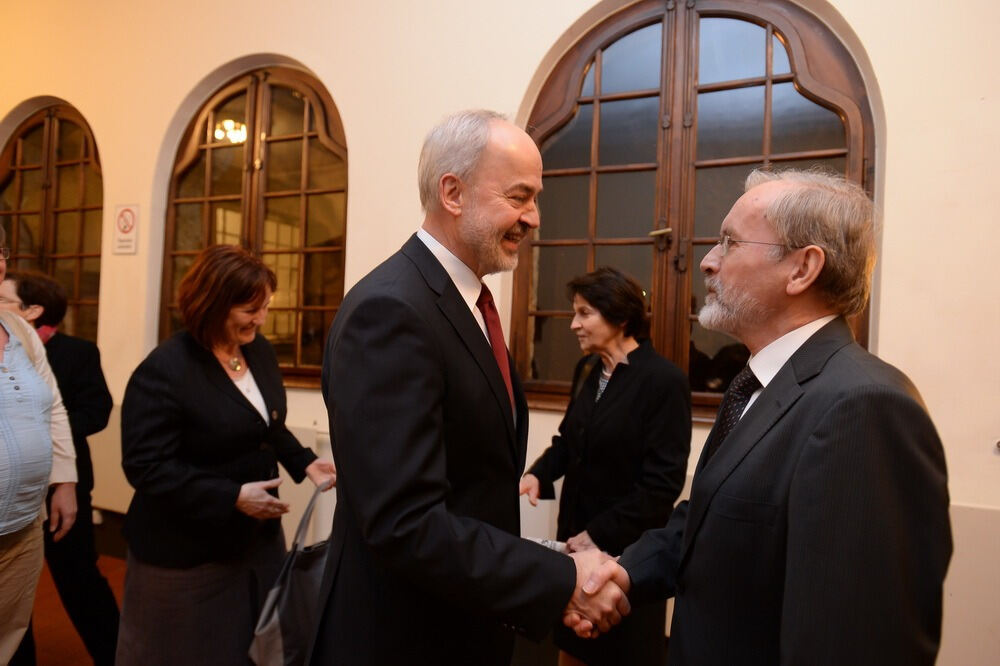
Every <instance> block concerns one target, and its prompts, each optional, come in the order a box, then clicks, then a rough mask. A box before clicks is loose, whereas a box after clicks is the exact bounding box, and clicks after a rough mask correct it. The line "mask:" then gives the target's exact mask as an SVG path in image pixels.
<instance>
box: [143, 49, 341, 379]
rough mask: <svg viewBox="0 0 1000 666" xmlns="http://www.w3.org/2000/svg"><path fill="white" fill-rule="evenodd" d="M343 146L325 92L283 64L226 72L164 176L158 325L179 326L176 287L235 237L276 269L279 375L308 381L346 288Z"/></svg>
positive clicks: (269, 332) (271, 326)
mask: <svg viewBox="0 0 1000 666" xmlns="http://www.w3.org/2000/svg"><path fill="white" fill-rule="evenodd" d="M346 211H347V145H346V141H345V139H344V129H343V126H342V124H341V121H340V116H339V114H338V113H337V108H336V106H335V105H334V103H333V100H332V99H331V97H330V95H329V93H328V92H327V91H326V89H325V88H324V87H323V85H322V84H321V83H320V82H319V81H317V80H316V79H315V78H313V77H312V76H310V75H309V74H306V73H304V72H301V71H298V70H294V69H288V68H281V67H276V68H267V69H260V70H256V71H254V72H251V73H250V74H246V75H244V76H241V77H239V78H238V79H236V80H234V81H231V82H229V83H228V84H226V85H225V86H223V87H222V88H221V89H220V90H218V91H217V92H216V93H215V94H214V95H212V97H211V98H210V99H209V100H208V102H206V103H205V105H204V106H203V107H202V109H201V110H200V111H199V113H198V114H197V116H196V117H195V118H194V120H192V122H191V124H190V126H189V127H188V129H187V132H186V133H185V135H184V138H183V140H182V141H181V145H180V147H179V149H178V152H177V159H176V161H175V164H174V170H173V177H172V180H171V184H170V200H169V206H168V210H167V227H166V242H165V250H164V262H163V294H162V307H161V315H160V334H161V337H166V336H167V335H169V334H170V333H172V332H173V331H175V330H177V329H178V328H180V325H181V324H180V319H179V316H178V313H177V308H176V298H177V285H178V283H179V282H180V279H181V277H183V275H184V273H185V271H186V270H187V269H188V267H189V266H190V265H191V262H192V261H193V260H194V256H195V255H196V254H197V253H198V252H199V251H200V250H202V249H203V248H205V247H207V246H209V245H213V244H216V243H235V244H242V245H243V246H244V247H247V248H249V249H250V250H251V251H253V252H254V253H256V254H258V255H260V256H261V257H262V258H263V260H264V262H265V263H267V264H268V265H269V266H270V267H271V268H272V269H273V270H274V272H275V273H276V274H277V276H278V290H277V291H276V292H275V294H274V298H273V300H272V301H271V314H270V316H269V317H268V321H267V325H266V326H265V328H264V334H265V335H266V336H267V337H268V339H269V340H270V341H271V342H272V343H273V344H274V348H275V350H276V352H277V354H278V361H279V363H280V364H281V366H282V369H283V371H284V372H285V377H286V383H289V384H292V385H296V384H298V385H305V386H309V385H315V382H316V378H317V377H318V375H319V367H320V365H321V363H322V355H323V341H324V337H325V335H326V331H327V329H328V328H329V326H330V323H331V322H332V321H333V317H334V315H335V314H336V312H337V308H338V306H339V305H340V301H341V299H342V298H343V295H344V242H345V228H346V227H345V221H346Z"/></svg>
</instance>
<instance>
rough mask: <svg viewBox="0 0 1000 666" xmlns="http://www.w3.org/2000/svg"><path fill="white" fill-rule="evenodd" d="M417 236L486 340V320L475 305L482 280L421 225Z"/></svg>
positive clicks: (481, 287) (487, 337)
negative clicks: (463, 302) (453, 284)
mask: <svg viewBox="0 0 1000 666" xmlns="http://www.w3.org/2000/svg"><path fill="white" fill-rule="evenodd" d="M417 238H419V239H420V240H421V241H423V243H424V245H426V246H427V249H428V250H430V251H431V254H433V255H434V257H435V258H436V259H437V260H438V262H440V263H441V266H442V267H443V268H444V270H445V272H446V273H448V276H449V277H450V278H451V281H452V282H454V283H455V287H456V288H457V289H458V293H459V295H461V297H462V300H463V301H465V304H466V305H468V306H469V310H470V311H471V312H472V316H474V317H475V318H476V321H477V322H478V323H479V328H481V329H482V330H483V335H486V339H487V340H488V339H489V335H487V334H486V322H485V321H483V315H482V313H481V312H480V311H479V308H477V307H476V301H478V300H479V293H480V292H481V291H482V290H483V283H482V281H480V279H479V278H478V277H477V276H476V274H475V273H473V272H472V269H471V268H469V267H468V266H466V265H465V264H464V263H463V262H462V260H461V259H459V258H458V257H456V256H455V255H454V254H452V252H451V250H449V249H448V248H446V247H445V246H444V245H442V244H441V243H440V242H439V241H438V239H436V238H434V236H431V235H430V233H428V232H427V230H426V229H424V228H423V227H421V228H420V229H417Z"/></svg>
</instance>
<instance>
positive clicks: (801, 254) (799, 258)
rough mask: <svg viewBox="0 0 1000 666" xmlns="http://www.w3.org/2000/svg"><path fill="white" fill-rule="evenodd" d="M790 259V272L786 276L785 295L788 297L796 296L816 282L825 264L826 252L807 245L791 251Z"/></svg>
mask: <svg viewBox="0 0 1000 666" xmlns="http://www.w3.org/2000/svg"><path fill="white" fill-rule="evenodd" d="M791 259H792V262H793V263H792V272H791V274H790V275H789V276H788V284H787V285H785V293H787V294H788V295H789V296H798V295H799V294H802V293H803V292H805V291H806V290H807V289H809V287H811V286H812V285H813V283H814V282H816V279H817V278H818V277H819V274H820V273H821V272H822V271H823V266H824V265H825V264H826V252H824V251H823V248H821V247H819V246H818V245H807V246H806V247H803V248H799V249H797V250H792V257H791Z"/></svg>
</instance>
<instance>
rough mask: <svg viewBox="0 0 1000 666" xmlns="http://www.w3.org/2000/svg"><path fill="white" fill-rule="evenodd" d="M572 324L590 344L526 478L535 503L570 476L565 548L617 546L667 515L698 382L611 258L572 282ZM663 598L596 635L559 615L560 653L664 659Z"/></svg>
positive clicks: (575, 658)
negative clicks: (656, 338) (655, 333)
mask: <svg viewBox="0 0 1000 666" xmlns="http://www.w3.org/2000/svg"><path fill="white" fill-rule="evenodd" d="M568 294H569V297H570V298H571V299H572V301H573V312H574V316H573V321H572V323H571V325H570V328H571V329H572V331H573V332H574V333H575V334H576V336H577V339H578V340H579V342H580V348H581V349H582V350H583V352H584V353H585V356H584V357H583V358H582V359H581V360H580V362H579V363H578V364H577V366H576V370H575V371H574V373H573V390H572V396H571V399H570V403H569V406H568V407H567V408H566V415H565V416H564V417H563V420H562V423H561V424H560V425H559V434H558V435H556V436H554V437H553V438H552V445H551V446H550V447H549V448H548V449H546V450H545V452H544V453H542V455H541V457H539V458H538V460H536V461H535V463H534V465H532V466H531V468H530V469H529V470H528V472H527V473H526V474H525V475H524V477H523V478H522V479H521V485H520V492H521V494H526V495H527V496H528V500H529V501H530V502H531V503H532V504H533V505H535V504H537V501H538V499H539V498H543V499H551V498H554V497H555V490H554V488H553V485H552V484H553V482H554V481H556V480H557V479H559V478H561V477H565V478H564V480H563V486H562V492H561V497H560V500H559V518H558V527H557V533H556V538H557V539H559V540H560V541H565V542H566V548H567V550H568V551H569V552H575V551H579V550H586V549H589V548H599V549H601V550H603V551H605V552H607V553H609V554H611V555H615V556H617V555H621V553H622V551H623V550H624V549H625V547H626V546H628V545H629V544H631V543H632V542H633V541H635V540H636V539H638V538H639V535H640V534H642V533H643V532H644V531H645V530H647V529H650V528H653V527H662V526H663V525H664V524H666V522H667V518H669V517H670V513H671V511H672V510H673V506H674V502H675V501H676V500H677V497H678V495H679V494H680V492H681V488H683V486H684V477H685V474H686V472H687V458H688V453H689V451H690V448H691V391H690V389H689V388H688V382H687V379H686V378H685V376H684V373H682V372H681V371H680V369H679V368H677V366H675V365H674V364H673V363H671V362H670V361H668V360H667V359H665V358H663V357H662V356H660V355H659V354H657V353H656V351H655V350H654V349H653V346H652V344H650V341H649V340H648V339H647V338H646V335H647V329H648V317H647V315H646V301H645V298H644V297H643V292H642V288H641V287H640V286H639V285H638V284H637V283H636V282H635V280H633V279H631V278H629V277H628V276H626V275H624V274H622V273H621V272H620V271H618V270H616V269H614V268H608V267H604V268H598V269H597V270H595V271H593V272H592V273H587V274H586V275H582V276H580V277H577V278H574V279H573V280H571V281H570V283H569V285H568ZM665 622H666V604H665V602H661V603H658V604H652V605H648V606H639V607H633V609H632V614H631V615H629V616H628V617H627V618H625V619H624V620H623V621H622V623H621V625H619V626H618V627H615V628H614V629H612V630H611V631H610V632H609V633H607V634H604V635H602V636H600V637H599V638H597V639H595V640H584V639H581V638H578V637H577V636H576V635H575V634H574V633H573V632H572V631H570V630H569V629H567V628H565V627H563V626H562V625H561V624H559V625H557V626H556V634H555V642H556V645H558V646H559V647H560V649H561V650H562V652H561V653H560V655H559V659H560V661H559V663H560V664H561V665H567V666H572V665H574V664H581V663H582V664H588V665H590V666H596V665H600V664H608V665H613V664H629V665H630V666H641V665H645V664H649V665H650V666H652V665H653V664H656V665H660V664H662V663H663V662H664V657H665V655H664V640H663V637H664V627H665Z"/></svg>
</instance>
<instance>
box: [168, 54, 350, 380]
mask: <svg viewBox="0 0 1000 666" xmlns="http://www.w3.org/2000/svg"><path fill="white" fill-rule="evenodd" d="M273 86H278V87H284V88H289V89H292V90H294V91H296V92H298V93H300V94H302V95H303V96H304V97H305V98H306V99H307V101H308V102H309V103H308V104H305V105H304V109H303V113H304V114H305V115H304V117H303V132H301V133H294V134H287V135H285V134H282V135H275V136H272V135H271V134H270V133H269V131H265V130H263V129H262V128H270V127H271V116H270V114H271V103H270V102H271V97H270V95H271V90H272V89H273ZM241 91H245V94H246V96H247V107H246V111H245V113H246V118H247V120H248V122H247V135H248V138H247V140H246V141H245V142H244V143H243V144H242V145H243V147H244V149H243V164H242V170H243V177H242V186H241V189H240V192H239V193H238V194H225V195H212V194H211V187H210V185H211V170H212V160H211V159H209V153H210V152H211V151H212V150H214V149H218V148H220V147H223V146H224V145H226V144H219V143H217V142H213V141H211V139H210V137H209V132H211V131H212V127H213V125H212V122H211V121H212V117H211V115H212V113H213V112H214V109H215V108H216V107H217V106H218V105H219V104H220V103H221V102H222V101H224V100H225V99H227V98H229V97H231V96H233V95H236V94H239V93H240V92H241ZM310 114H311V115H310ZM310 118H312V119H313V120H314V122H313V123H312V126H310ZM202 133H204V135H203V136H202ZM312 139H317V140H319V141H320V143H321V144H322V145H323V146H324V147H325V148H327V149H328V150H330V151H331V152H332V153H334V154H335V155H337V156H338V157H339V158H340V159H342V160H343V164H344V183H343V187H332V188H316V187H309V180H308V179H309V170H308V167H309V150H308V146H309V141H310V140H312ZM289 140H300V141H302V151H301V152H302V164H301V172H300V187H299V188H298V189H295V190H290V191H287V192H285V191H282V192H278V191H274V192H269V191H267V188H266V183H265V182H264V179H265V177H266V168H265V167H266V160H267V153H268V149H269V146H270V145H272V144H273V143H276V142H283V141H289ZM199 158H203V159H205V174H204V178H205V180H204V184H203V190H202V194H201V196H196V197H178V196H177V194H178V186H179V183H180V176H182V175H183V174H184V173H185V172H186V171H187V170H188V168H189V167H191V166H192V165H193V164H194V163H195V162H196V161H197V160H198V159H199ZM347 167H348V159H347V142H346V139H345V134H344V126H343V123H342V121H341V119H340V114H339V112H338V110H337V106H336V104H335V103H334V101H333V98H332V97H331V96H330V94H329V92H328V91H327V90H326V88H325V87H324V86H323V85H322V83H321V82H320V81H319V80H318V79H316V78H315V77H314V76H312V75H310V74H307V73H305V72H302V71H300V70H297V69H292V68H288V67H281V66H278V67H265V68H261V69H256V70H253V71H251V72H248V73H245V74H242V75H240V76H239V77H237V78H235V79H233V80H231V81H229V82H228V83H226V84H225V85H223V86H222V87H220V88H219V89H218V90H216V92H214V93H213V94H212V95H211V96H210V97H209V98H208V99H207V100H206V101H205V102H204V103H203V104H202V106H201V107H200V109H199V111H198V113H197V114H196V115H195V116H194V118H193V119H192V121H191V122H190V124H189V125H188V128H187V130H186V131H185V133H184V136H183V138H182V140H181V142H180V146H179V147H178V150H177V157H176V159H175V160H174V167H173V170H172V172H171V179H170V188H169V191H168V202H167V220H166V230H165V236H164V258H163V279H162V283H161V293H160V323H159V335H160V339H161V340H162V339H164V338H166V337H167V336H168V335H169V334H170V331H171V312H172V311H175V310H176V300H175V296H176V295H175V294H174V293H173V284H174V281H175V278H176V277H177V276H174V274H173V261H172V259H173V258H174V257H178V256H188V255H190V256H194V255H197V254H198V252H200V251H201V250H174V249H173V248H174V243H175V240H176V238H175V234H176V230H177V229H176V214H177V213H176V207H175V205H176V204H178V203H199V204H200V205H201V225H202V248H204V247H207V246H208V245H210V244H212V243H213V242H214V241H213V240H212V238H213V234H214V230H213V227H212V221H211V213H210V211H211V204H212V203H215V202H220V201H240V210H241V217H242V228H241V229H240V244H242V245H243V246H244V247H247V248H248V249H249V250H250V251H251V252H253V253H254V254H256V255H257V256H261V257H266V256H268V255H281V254H292V255H296V256H299V257H300V261H299V271H300V278H299V281H298V285H297V287H296V288H297V293H296V300H295V303H296V305H295V306H294V307H274V306H272V307H271V312H272V315H273V314H275V313H280V312H292V313H294V318H295V334H294V335H295V349H296V354H295V360H296V363H295V364H294V365H287V364H282V365H281V371H282V374H283V376H284V382H285V386H286V387H298V388H318V387H319V383H320V368H319V367H317V366H303V365H302V364H300V362H301V356H302V354H301V333H302V320H303V315H304V314H305V313H307V312H329V313H330V314H331V315H332V316H336V312H337V310H338V309H339V301H340V299H342V298H343V292H341V293H340V294H339V295H338V298H337V305H335V306H328V305H319V306H317V305H308V306H307V305H304V303H303V291H304V289H303V284H304V277H302V274H301V272H304V271H305V269H306V266H305V265H306V261H305V258H306V256H307V255H315V254H321V253H327V254H334V253H337V252H340V253H341V254H342V256H343V257H344V259H345V263H346V247H347V246H346V242H347V238H346V237H347V232H346V205H347V204H346V200H347V193H348V181H347ZM330 193H343V195H344V201H345V203H344V206H345V213H344V215H345V230H344V236H343V240H342V242H341V243H339V244H337V245H330V246H324V247H322V248H310V247H306V245H305V235H306V226H307V224H308V218H307V215H306V209H305V206H306V202H307V197H308V196H309V195H315V194H330ZM293 194H295V195H298V196H299V197H300V202H299V206H300V211H299V213H300V219H301V220H302V224H301V226H300V229H299V234H300V235H299V239H298V244H297V246H296V247H295V249H294V250H266V249H263V245H264V238H263V235H264V224H263V221H264V216H265V212H266V200H267V199H268V198H272V197H276V196H282V195H285V196H288V195H293Z"/></svg>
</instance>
